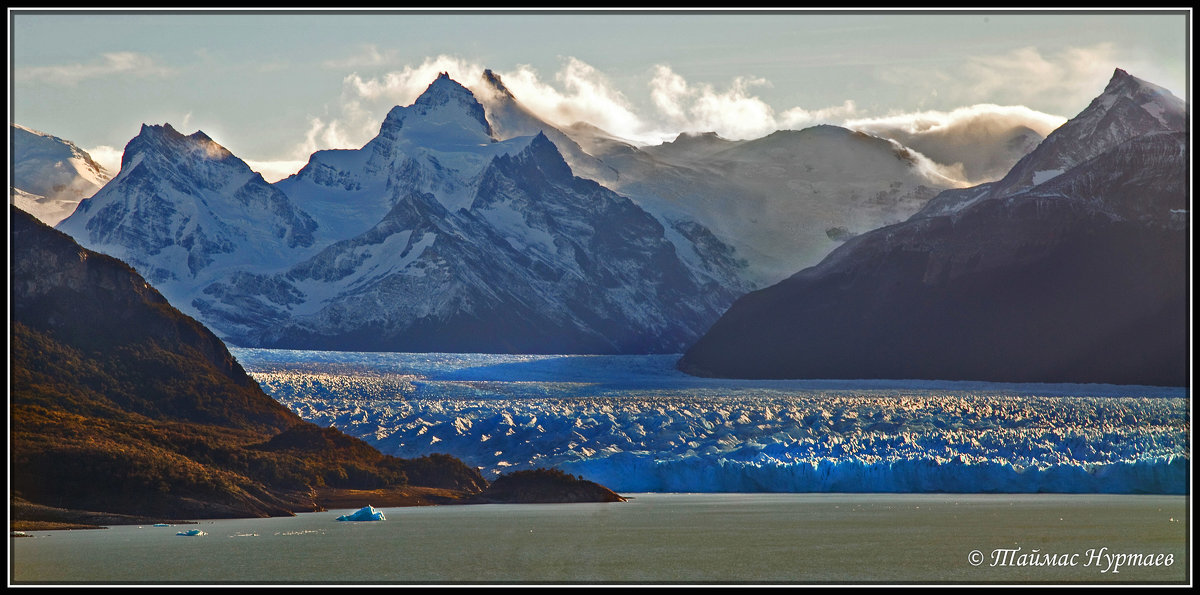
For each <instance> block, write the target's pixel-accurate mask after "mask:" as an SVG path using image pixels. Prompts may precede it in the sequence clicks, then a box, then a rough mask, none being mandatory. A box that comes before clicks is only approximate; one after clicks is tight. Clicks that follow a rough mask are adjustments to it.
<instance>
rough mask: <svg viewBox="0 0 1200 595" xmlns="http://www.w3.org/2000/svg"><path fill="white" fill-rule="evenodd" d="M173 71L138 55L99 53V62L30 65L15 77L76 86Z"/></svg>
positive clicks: (166, 74)
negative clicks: (103, 79) (116, 77)
mask: <svg viewBox="0 0 1200 595" xmlns="http://www.w3.org/2000/svg"><path fill="white" fill-rule="evenodd" d="M174 72H175V71H174V69H171V68H168V67H166V66H163V65H161V64H159V63H158V62H157V61H156V60H155V59H154V58H152V57H150V56H147V55H145V54H140V53H137V52H111V53H107V54H101V56H100V60H98V61H93V62H91V63H87V64H63V65H59V66H32V67H28V68H19V69H17V70H16V71H15V72H14V76H15V77H16V78H17V79H20V80H32V81H41V82H45V83H51V84H59V85H76V84H78V83H80V82H81V81H85V80H89V79H95V78H100V77H108V76H116V75H124V76H136V77H162V76H170V75H172V74H174Z"/></svg>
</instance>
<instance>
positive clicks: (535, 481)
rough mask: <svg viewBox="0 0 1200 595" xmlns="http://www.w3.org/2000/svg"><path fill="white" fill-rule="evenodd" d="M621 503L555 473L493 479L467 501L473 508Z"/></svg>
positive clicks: (600, 490)
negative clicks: (477, 505)
mask: <svg viewBox="0 0 1200 595" xmlns="http://www.w3.org/2000/svg"><path fill="white" fill-rule="evenodd" d="M570 502H625V498H624V497H622V496H620V495H618V494H617V493H616V492H613V491H612V490H610V489H608V488H606V487H604V486H602V485H600V484H598V483H595V482H592V481H588V480H586V479H583V478H581V477H576V476H573V475H569V474H567V473H564V472H562V471H559V470H557V469H540V468H539V469H527V470H524V471H513V472H512V473H506V474H504V475H501V476H500V477H498V478H496V481H493V482H492V484H491V485H490V486H488V488H487V489H486V490H484V491H483V492H481V493H480V494H478V495H476V496H475V497H474V498H472V499H471V500H470V503H476V504H559V503H570Z"/></svg>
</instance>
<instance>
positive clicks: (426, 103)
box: [381, 72, 492, 136]
mask: <svg viewBox="0 0 1200 595" xmlns="http://www.w3.org/2000/svg"><path fill="white" fill-rule="evenodd" d="M455 111H458V112H461V113H464V114H466V115H467V116H468V117H469V119H471V120H473V121H475V122H477V123H478V124H479V126H480V127H481V128H482V130H483V131H484V133H486V134H487V135H488V136H492V126H491V125H490V124H488V121H487V117H486V116H485V114H484V110H483V104H481V103H479V100H478V99H476V97H475V95H474V94H473V93H471V90H470V89H467V88H466V87H464V86H462V85H461V84H459V83H458V82H457V81H455V80H454V79H452V78H450V75H449V73H446V72H443V73H440V74H438V77H437V78H436V79H434V81H433V82H432V83H430V84H429V86H428V87H426V89H425V91H424V92H423V93H421V95H420V97H417V100H416V101H414V102H413V104H412V105H410V106H407V107H404V106H396V107H393V108H392V109H391V111H389V112H388V115H387V117H386V118H385V119H384V121H383V126H382V127H381V130H382V131H385V132H386V131H389V130H392V131H396V130H400V129H401V128H403V127H405V126H406V124H407V121H408V119H409V118H411V117H413V116H420V117H426V118H428V117H432V116H433V115H434V114H435V113H439V112H440V113H446V112H455Z"/></svg>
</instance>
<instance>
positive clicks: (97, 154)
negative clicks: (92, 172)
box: [85, 145, 125, 176]
mask: <svg viewBox="0 0 1200 595" xmlns="http://www.w3.org/2000/svg"><path fill="white" fill-rule="evenodd" d="M85 151H86V152H87V154H88V155H90V156H91V157H92V160H93V161H95V162H96V163H99V164H100V167H103V168H104V169H105V170H106V171H108V174H109V175H110V176H115V175H117V172H119V171H121V155H122V154H124V152H125V150H124V149H119V148H117V147H112V146H109V145H99V146H96V147H92V148H90V149H85Z"/></svg>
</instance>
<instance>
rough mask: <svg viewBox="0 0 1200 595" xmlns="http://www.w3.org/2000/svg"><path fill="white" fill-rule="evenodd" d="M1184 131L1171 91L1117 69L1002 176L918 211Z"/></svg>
mask: <svg viewBox="0 0 1200 595" xmlns="http://www.w3.org/2000/svg"><path fill="white" fill-rule="evenodd" d="M1183 130H1187V105H1186V104H1185V103H1184V102H1183V100H1182V99H1179V98H1178V97H1175V96H1174V95H1172V94H1171V92H1170V91H1167V90H1166V89H1163V88H1162V87H1159V86H1158V85H1154V84H1152V83H1148V82H1146V81H1143V80H1141V79H1139V78H1137V77H1134V76H1132V75H1130V74H1129V73H1127V72H1125V71H1124V70H1121V69H1119V68H1118V69H1116V71H1115V72H1114V73H1113V77H1112V79H1110V80H1109V83H1108V86H1107V87H1106V88H1105V89H1104V92H1103V93H1102V94H1100V95H1099V96H1098V97H1096V98H1095V99H1093V100H1092V102H1091V103H1090V104H1089V105H1088V107H1087V108H1085V109H1084V110H1083V111H1082V112H1080V113H1079V115H1077V116H1075V117H1074V118H1071V120H1069V121H1068V122H1067V123H1066V124H1063V125H1062V126H1061V127H1059V128H1058V129H1056V130H1055V131H1054V132H1053V133H1052V134H1051V135H1050V136H1048V137H1046V139H1045V140H1044V141H1043V142H1042V143H1041V144H1039V145H1038V146H1037V147H1036V148H1035V149H1034V150H1033V151H1031V152H1030V153H1029V154H1028V155H1026V156H1025V157H1023V158H1022V159H1021V160H1020V161H1018V162H1017V163H1016V165H1014V166H1013V168H1012V169H1011V170H1009V172H1008V174H1007V175H1005V176H1004V177H1003V178H1001V179H1000V180H997V181H996V182H993V183H989V184H981V185H979V186H975V187H972V188H966V189H962V190H958V191H951V192H945V193H943V194H941V195H939V196H938V197H936V199H934V200H931V201H929V204H927V205H926V206H925V207H924V208H923V209H922V210H921V212H920V213H919V214H918V216H933V215H942V214H947V213H951V212H954V211H956V210H961V209H963V208H965V207H967V206H970V205H972V204H975V203H976V202H979V201H981V200H984V199H987V198H1002V197H1005V196H1011V195H1014V194H1016V193H1019V192H1022V191H1025V190H1028V189H1029V188H1031V187H1033V186H1036V185H1038V184H1042V183H1044V182H1048V181H1050V180H1052V179H1054V178H1055V177H1056V176H1059V175H1061V174H1062V173H1064V172H1066V171H1067V170H1069V169H1071V168H1073V167H1075V166H1077V165H1079V164H1081V163H1083V162H1085V161H1087V160H1089V159H1092V158H1094V157H1096V156H1098V155H1100V154H1102V153H1104V152H1106V151H1108V150H1109V149H1111V148H1113V147H1114V146H1116V145H1118V144H1120V143H1123V142H1126V141H1128V140H1129V139H1131V138H1133V137H1136V136H1142V135H1147V134H1152V133H1155V132H1178V131H1183Z"/></svg>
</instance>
